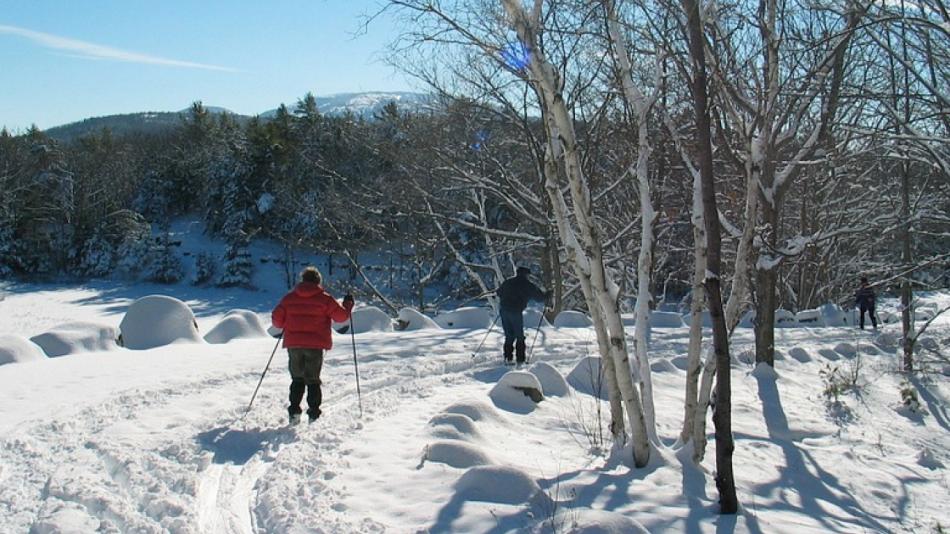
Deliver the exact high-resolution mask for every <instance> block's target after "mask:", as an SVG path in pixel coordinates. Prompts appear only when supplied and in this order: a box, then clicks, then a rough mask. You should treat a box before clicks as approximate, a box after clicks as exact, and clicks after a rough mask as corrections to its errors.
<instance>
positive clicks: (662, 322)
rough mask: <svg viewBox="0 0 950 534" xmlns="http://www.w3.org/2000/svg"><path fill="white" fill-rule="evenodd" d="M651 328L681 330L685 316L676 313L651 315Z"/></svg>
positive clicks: (655, 313)
mask: <svg viewBox="0 0 950 534" xmlns="http://www.w3.org/2000/svg"><path fill="white" fill-rule="evenodd" d="M650 326H651V327H653V328H680V327H682V326H685V325H684V324H683V316H682V315H680V314H678V313H675V312H665V311H655V312H652V313H650Z"/></svg>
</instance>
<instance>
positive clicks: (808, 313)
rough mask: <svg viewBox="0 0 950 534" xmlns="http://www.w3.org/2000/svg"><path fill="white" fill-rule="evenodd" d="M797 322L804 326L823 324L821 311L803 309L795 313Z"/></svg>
mask: <svg viewBox="0 0 950 534" xmlns="http://www.w3.org/2000/svg"><path fill="white" fill-rule="evenodd" d="M795 322H796V323H798V324H799V325H804V326H821V325H822V322H821V311H820V310H802V311H800V312H798V313H796V314H795Z"/></svg>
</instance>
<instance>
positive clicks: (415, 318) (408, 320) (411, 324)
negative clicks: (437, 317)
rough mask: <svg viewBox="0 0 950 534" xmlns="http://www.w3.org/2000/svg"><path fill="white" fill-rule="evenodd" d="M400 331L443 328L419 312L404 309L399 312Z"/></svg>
mask: <svg viewBox="0 0 950 534" xmlns="http://www.w3.org/2000/svg"><path fill="white" fill-rule="evenodd" d="M399 327H400V328H399V329H400V330H425V329H429V328H441V327H440V326H439V325H438V323H436V322H435V321H433V320H432V319H431V318H430V317H427V316H425V315H423V314H422V313H420V312H419V311H417V310H414V309H412V308H403V309H401V310H399Z"/></svg>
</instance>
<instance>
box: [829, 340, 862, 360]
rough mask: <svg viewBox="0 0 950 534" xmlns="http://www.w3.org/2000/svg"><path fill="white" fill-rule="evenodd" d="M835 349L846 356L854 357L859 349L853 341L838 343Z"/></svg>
mask: <svg viewBox="0 0 950 534" xmlns="http://www.w3.org/2000/svg"><path fill="white" fill-rule="evenodd" d="M834 351H835V352H837V353H838V354H840V355H842V356H844V357H845V358H854V357H855V356H857V355H858V351H857V349H855V348H854V345H852V344H851V343H838V344H837V345H835V348H834Z"/></svg>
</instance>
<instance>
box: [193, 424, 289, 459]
mask: <svg viewBox="0 0 950 534" xmlns="http://www.w3.org/2000/svg"><path fill="white" fill-rule="evenodd" d="M296 440H297V435H296V433H294V432H293V431H292V430H289V429H270V430H265V429H251V430H235V429H233V428H230V427H219V428H213V429H211V430H209V431H207V432H202V433H201V434H198V435H197V436H195V441H197V442H198V444H199V445H200V446H201V448H202V449H204V450H207V451H210V452H212V453H214V457H213V458H212V460H211V461H212V462H214V463H216V464H234V465H244V464H246V463H247V462H248V461H250V459H251V458H253V457H254V455H256V454H257V453H259V452H264V451H267V450H271V451H274V450H277V449H279V448H280V447H281V446H283V445H284V444H286V443H291V442H293V441H296Z"/></svg>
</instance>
